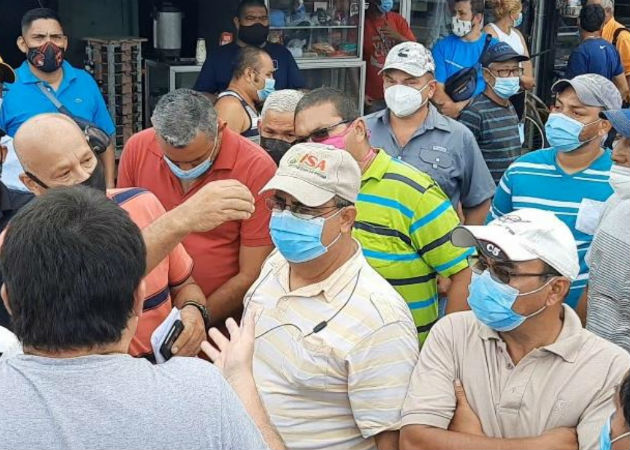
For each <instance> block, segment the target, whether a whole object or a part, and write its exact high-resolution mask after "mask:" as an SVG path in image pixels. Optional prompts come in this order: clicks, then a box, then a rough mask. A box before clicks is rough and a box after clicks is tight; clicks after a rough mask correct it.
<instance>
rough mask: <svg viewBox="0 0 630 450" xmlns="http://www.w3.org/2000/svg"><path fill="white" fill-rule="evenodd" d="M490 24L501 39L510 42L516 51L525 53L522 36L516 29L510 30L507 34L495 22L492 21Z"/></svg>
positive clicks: (520, 53) (521, 53)
mask: <svg viewBox="0 0 630 450" xmlns="http://www.w3.org/2000/svg"><path fill="white" fill-rule="evenodd" d="M490 26H491V27H492V29H493V30H494V32H495V33H496V34H497V38H498V39H499V41H501V42H505V43H506V44H509V46H510V47H512V48H513V49H514V51H515V52H516V53H518V54H519V55H525V46H524V45H523V41H522V40H521V36H520V35H519V34H518V33H517V32H516V31H514V30H510V34H507V33H504V32H503V30H502V29H501V28H499V27H498V26H496V25H495V24H494V23H491V24H490Z"/></svg>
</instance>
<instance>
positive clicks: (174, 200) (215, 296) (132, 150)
mask: <svg viewBox="0 0 630 450" xmlns="http://www.w3.org/2000/svg"><path fill="white" fill-rule="evenodd" d="M151 122H152V123H153V127H154V128H149V129H146V130H144V131H141V132H139V133H136V134H135V135H133V136H132V137H131V138H130V139H129V140H128V141H127V144H126V145H125V148H124V150H123V152H122V155H121V158H120V165H119V167H118V187H131V186H137V187H143V188H145V189H148V190H150V191H151V192H153V193H154V194H155V195H156V196H157V198H158V199H159V200H160V202H161V203H162V204H163V205H164V207H165V208H166V210H167V211H169V210H171V209H173V208H176V207H178V205H180V204H182V203H183V202H185V201H186V200H187V199H189V198H190V197H191V196H192V195H195V193H196V192H198V191H199V190H200V189H203V187H204V186H206V185H207V184H209V183H212V182H214V181H215V180H226V179H236V180H238V181H240V182H241V183H243V184H244V185H245V186H246V187H247V188H248V189H249V190H250V191H251V192H252V194H253V195H254V197H255V212H254V213H253V214H252V216H251V218H249V219H248V220H241V221H231V222H228V223H224V224H223V225H221V226H219V227H217V228H216V229H214V230H212V231H211V232H206V233H192V234H191V235H189V236H188V237H186V238H185V239H184V240H183V241H182V243H183V244H184V247H185V248H186V251H188V253H189V254H190V256H191V257H192V259H193V261H194V262H195V268H194V269H193V277H194V279H195V281H196V282H197V283H199V286H200V287H201V289H202V291H203V293H204V295H205V296H206V297H207V299H208V300H207V303H208V307H209V308H210V313H211V316H212V318H213V320H214V321H223V320H225V319H226V318H228V317H236V318H237V319H238V317H240V314H241V311H242V309H243V297H244V295H245V292H247V289H249V287H250V286H251V284H252V283H253V282H254V281H255V280H256V278H257V277H258V274H259V273H260V269H261V267H262V264H263V261H264V260H265V258H266V257H267V255H269V253H270V252H271V250H272V249H273V245H272V242H271V237H270V236H269V218H270V215H271V212H270V211H269V210H268V209H267V208H266V206H265V199H266V197H267V196H268V195H265V196H262V195H259V194H258V193H259V192H260V190H261V189H262V187H263V186H264V185H265V184H266V183H267V181H269V180H270V179H271V177H272V176H273V175H274V174H275V172H276V168H277V167H276V165H275V163H274V162H273V159H271V157H270V156H269V154H268V153H267V152H265V151H264V150H263V149H262V148H260V147H259V146H258V145H256V144H254V143H253V142H251V141H250V140H249V139H247V138H245V137H243V136H241V135H239V134H238V133H236V132H234V131H232V130H230V129H229V128H228V127H227V124H226V123H225V122H223V121H222V120H220V119H219V118H218V117H217V113H216V111H215V109H214V107H213V106H212V103H211V101H210V100H209V99H208V98H206V97H205V96H204V95H203V94H201V93H199V92H196V91H193V90H191V89H177V90H175V91H173V92H169V93H168V94H165V95H164V96H162V98H160V100H159V101H158V103H157V105H156V107H155V110H154V111H153V116H152V118H151ZM221 323H222V322H221Z"/></svg>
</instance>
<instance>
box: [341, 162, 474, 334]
mask: <svg viewBox="0 0 630 450" xmlns="http://www.w3.org/2000/svg"><path fill="white" fill-rule="evenodd" d="M377 151H378V155H377V156H376V158H375V159H374V161H373V162H372V164H371V165H370V167H368V169H367V170H366V171H365V173H364V174H363V177H362V179H361V191H360V193H359V198H358V201H357V210H358V213H357V219H356V223H355V225H354V237H355V238H356V239H358V240H359V242H360V243H361V246H362V247H363V254H364V255H365V257H366V258H367V261H368V262H369V263H370V265H371V266H372V267H373V268H374V269H375V270H376V271H377V272H378V273H379V274H380V275H381V276H382V277H383V278H385V279H386V280H387V281H388V282H389V283H390V284H391V285H392V286H393V287H394V288H395V289H396V291H398V293H399V294H400V295H401V296H402V297H403V298H404V299H405V301H406V302H407V305H408V306H409V309H410V310H411V314H412V316H413V319H414V322H415V324H416V328H417V331H418V337H419V339H420V342H424V339H425V338H426V336H427V333H428V331H429V329H430V327H431V325H433V324H434V323H435V321H436V320H437V318H438V294H437V274H440V275H442V276H443V277H449V276H451V275H454V274H456V273H458V272H460V271H461V270H463V269H466V268H467V267H468V261H467V257H468V255H469V254H470V252H471V250H469V249H461V248H458V247H455V246H453V245H452V244H451V242H450V235H451V232H452V231H453V229H454V228H455V227H457V226H458V225H459V217H458V215H457V213H456V212H455V210H454V209H453V206H452V204H451V202H450V200H449V198H448V197H447V196H446V194H445V193H444V192H443V191H442V189H441V188H440V187H439V186H438V184H437V183H436V182H435V181H434V180H433V179H432V178H431V177H430V176H429V175H427V174H425V173H423V172H420V171H419V170H417V169H416V168H414V167H412V166H411V165H409V164H407V163H405V162H402V161H400V160H399V159H397V158H392V157H391V156H389V155H388V154H387V153H386V152H385V151H383V150H377Z"/></svg>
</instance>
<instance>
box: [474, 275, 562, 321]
mask: <svg viewBox="0 0 630 450" xmlns="http://www.w3.org/2000/svg"><path fill="white" fill-rule="evenodd" d="M551 281H553V278H552V279H551V280H549V281H547V282H546V283H545V284H543V285H542V286H540V287H539V288H537V289H534V290H533V291H530V292H525V293H520V292H519V291H518V289H515V288H513V287H512V286H510V285H509V284H503V283H500V282H498V281H496V280H495V279H494V278H492V276H491V275H490V272H489V271H488V270H484V271H483V272H482V273H481V275H478V274H476V273H474V272H473V274H472V281H471V282H470V288H469V294H468V305H470V309H472V311H473V313H474V314H475V317H477V319H478V320H479V321H480V322H481V323H483V324H484V325H486V326H488V327H490V328H492V329H493V330H496V331H511V330H514V329H515V328H517V327H519V326H520V325H521V324H522V323H523V322H525V321H526V320H527V319H529V318H532V317H534V316H536V315H538V314H540V313H541V312H543V311H544V310H545V308H546V306H543V307H542V308H540V309H538V310H537V311H534V312H533V313H532V314H529V315H527V316H523V315H521V314H518V313H517V312H515V311H514V310H513V309H512V307H513V306H514V303H515V302H516V300H517V299H518V298H519V297H522V296H524V295H530V294H535V293H537V292H539V291H541V290H542V289H544V288H545V287H546V286H547V285H548V284H549V283H550V282H551Z"/></svg>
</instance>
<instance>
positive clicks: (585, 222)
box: [489, 74, 621, 308]
mask: <svg viewBox="0 0 630 450" xmlns="http://www.w3.org/2000/svg"><path fill="white" fill-rule="evenodd" d="M551 90H552V92H553V93H554V94H556V103H555V107H554V108H553V112H552V114H550V115H549V119H548V120H547V123H546V125H545V131H546V135H547V140H548V141H549V144H550V145H551V148H547V149H543V150H538V151H535V152H531V153H528V154H526V155H524V156H521V157H520V158H519V159H517V160H516V161H515V162H514V163H513V164H512V165H511V166H510V167H509V168H508V170H507V171H506V172H505V174H504V175H503V178H501V182H500V183H499V187H498V189H497V192H496V195H495V197H494V201H493V204H492V209H491V210H490V213H491V214H490V216H489V219H490V218H496V217H500V216H502V215H504V214H508V213H510V212H511V211H514V210H515V209H520V208H538V209H544V210H547V211H552V212H554V213H555V214H556V215H557V216H558V217H559V218H560V219H561V220H562V221H563V222H564V223H566V224H567V225H568V226H569V228H570V229H571V231H572V232H573V236H574V238H575V240H576V241H577V244H578V252H579V256H580V274H579V276H578V277H577V279H576V280H575V281H574V282H573V284H572V286H571V291H570V293H569V296H568V297H567V300H566V302H567V303H568V304H569V305H570V306H572V307H574V308H575V307H576V305H577V304H578V300H579V299H580V297H581V296H582V295H584V294H585V290H584V288H585V287H586V284H587V282H588V272H589V271H588V267H587V266H586V263H585V262H584V256H585V255H586V252H587V251H588V249H589V247H590V245H591V242H592V240H593V234H594V233H595V229H596V227H597V223H598V222H599V218H600V216H601V213H602V211H603V209H604V202H605V201H606V200H607V199H608V197H610V195H611V194H612V192H613V191H612V188H611V187H610V185H609V184H608V178H609V174H610V168H611V166H612V160H611V157H610V152H609V151H607V150H605V149H603V148H602V142H604V141H605V140H606V138H607V136H608V132H609V131H610V128H611V127H610V122H609V121H608V120H606V119H602V118H601V117H600V113H601V112H603V111H608V110H614V109H619V108H621V95H620V94H619V90H618V89H617V88H616V87H615V85H614V84H613V83H612V82H611V81H610V80H607V79H606V78H604V77H602V76H601V75H595V74H587V75H580V76H577V77H575V78H573V79H571V80H560V81H558V82H557V83H555V84H554V85H553V86H552V88H551Z"/></svg>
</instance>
